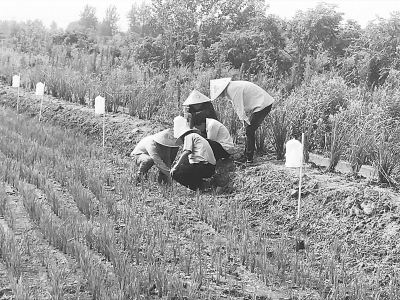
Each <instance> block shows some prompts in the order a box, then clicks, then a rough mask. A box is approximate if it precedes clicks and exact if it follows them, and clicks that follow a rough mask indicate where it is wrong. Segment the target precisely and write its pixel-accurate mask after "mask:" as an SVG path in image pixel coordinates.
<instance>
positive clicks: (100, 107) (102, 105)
mask: <svg viewBox="0 0 400 300" xmlns="http://www.w3.org/2000/svg"><path fill="white" fill-rule="evenodd" d="M105 112H106V99H104V98H103V97H101V96H97V97H96V98H95V99H94V113H95V114H96V115H102V114H104V113H105Z"/></svg>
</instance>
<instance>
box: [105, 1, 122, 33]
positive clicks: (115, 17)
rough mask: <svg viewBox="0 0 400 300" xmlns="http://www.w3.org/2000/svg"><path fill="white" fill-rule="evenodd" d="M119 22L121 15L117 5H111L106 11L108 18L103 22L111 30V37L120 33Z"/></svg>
mask: <svg viewBox="0 0 400 300" xmlns="http://www.w3.org/2000/svg"><path fill="white" fill-rule="evenodd" d="M118 21H119V14H118V12H117V8H116V7H115V5H110V6H109V7H107V9H106V17H105V19H104V21H103V23H104V24H106V25H108V26H109V27H110V29H111V35H115V34H116V33H117V32H118V24H117V23H118Z"/></svg>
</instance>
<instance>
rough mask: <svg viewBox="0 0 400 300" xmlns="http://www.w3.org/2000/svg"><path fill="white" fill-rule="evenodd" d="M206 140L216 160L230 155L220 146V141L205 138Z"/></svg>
mask: <svg viewBox="0 0 400 300" xmlns="http://www.w3.org/2000/svg"><path fill="white" fill-rule="evenodd" d="M207 141H208V143H209V144H210V146H211V149H212V151H213V153H214V157H215V160H216V161H218V160H220V159H222V158H228V157H229V156H230V154H229V153H228V152H226V151H225V149H224V148H223V147H222V145H221V144H220V143H218V142H216V141H212V140H209V139H207Z"/></svg>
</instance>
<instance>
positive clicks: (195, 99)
mask: <svg viewBox="0 0 400 300" xmlns="http://www.w3.org/2000/svg"><path fill="white" fill-rule="evenodd" d="M210 101H211V99H210V98H208V97H207V96H206V95H204V94H202V93H200V92H199V91H197V90H193V91H192V92H191V93H190V95H189V97H187V99H186V100H185V102H183V105H192V104H198V103H204V102H210Z"/></svg>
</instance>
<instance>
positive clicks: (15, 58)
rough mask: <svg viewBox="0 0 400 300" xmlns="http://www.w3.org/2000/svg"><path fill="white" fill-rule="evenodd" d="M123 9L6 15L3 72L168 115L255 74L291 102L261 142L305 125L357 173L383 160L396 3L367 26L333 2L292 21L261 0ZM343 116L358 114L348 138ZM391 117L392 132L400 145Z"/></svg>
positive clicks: (397, 60)
mask: <svg viewBox="0 0 400 300" xmlns="http://www.w3.org/2000/svg"><path fill="white" fill-rule="evenodd" d="M121 13H122V12H118V11H117V10H116V8H115V6H112V5H110V6H109V7H108V8H107V11H106V16H105V18H104V20H98V18H97V15H96V14H97V12H96V9H95V8H94V7H91V6H89V5H86V6H85V8H84V9H83V11H82V12H80V14H79V17H80V19H79V20H77V21H75V22H72V23H71V24H70V25H69V26H68V28H67V29H66V30H65V31H64V30H62V29H60V28H57V25H56V24H55V23H53V24H52V26H51V28H45V26H43V24H42V23H41V21H38V20H35V21H28V22H20V23H17V22H14V21H2V22H0V32H1V35H0V39H1V53H0V76H1V78H2V79H3V80H6V81H8V82H9V83H11V77H12V75H14V74H17V73H21V75H22V85H23V87H24V88H27V89H31V90H32V89H34V88H35V84H36V83H37V82H38V81H43V82H45V83H46V86H47V91H46V92H47V93H49V94H52V95H53V96H56V97H60V98H63V99H65V100H68V101H73V102H77V103H80V104H88V105H93V102H94V98H95V97H96V96H97V95H99V94H101V95H103V96H104V97H105V98H106V101H107V109H108V111H114V112H116V111H118V110H124V111H126V112H129V114H131V115H132V116H135V117H139V118H142V119H158V120H161V121H163V122H166V123H171V122H172V120H173V117H174V116H176V115H177V114H180V113H181V111H182V108H181V103H182V102H183V100H184V99H185V98H186V97H187V96H188V95H189V93H190V91H191V90H192V89H194V88H196V89H198V90H200V91H201V92H202V93H204V94H206V95H208V94H209V80H210V79H213V78H219V77H228V76H230V77H232V78H233V80H250V81H252V82H255V83H256V84H258V85H260V86H261V87H263V88H264V89H266V90H267V91H268V92H270V93H271V94H272V95H273V96H274V97H275V98H276V99H277V100H278V101H277V103H276V104H275V106H274V109H275V108H279V109H280V110H281V111H286V115H285V127H288V128H287V129H285V128H278V127H275V128H274V129H273V127H271V126H268V127H266V128H265V126H263V128H262V129H261V130H262V131H263V132H261V133H259V134H258V137H259V138H258V139H259V140H258V141H257V145H258V146H259V148H260V150H263V149H264V148H270V147H268V146H265V141H264V139H265V137H268V139H274V138H275V139H276V130H278V129H279V130H287V135H288V138H291V137H296V138H298V139H300V137H301V133H302V132H304V133H305V134H306V138H307V143H308V147H307V148H308V149H309V150H310V151H315V152H320V153H328V152H330V151H331V150H334V149H336V147H339V148H340V149H343V151H341V152H343V153H342V154H341V156H342V157H343V158H345V159H348V160H350V161H352V163H353V165H354V171H355V172H356V171H357V170H358V169H359V167H360V164H363V163H368V164H374V162H375V163H376V164H377V166H378V165H379V166H382V164H383V161H382V159H381V158H379V157H382V155H378V154H377V153H388V152H387V151H383V150H382V149H381V150H379V149H378V148H377V146H378V145H381V143H380V142H378V139H377V138H376V136H377V134H378V135H379V136H381V130H380V128H381V126H380V125H379V124H381V122H380V120H384V119H387V120H388V122H389V123H390V122H391V121H396V120H398V119H399V118H400V117H399V116H400V106H399V105H398V101H397V99H398V96H399V90H400V88H399V83H398V82H399V81H398V79H399V77H400V76H399V70H400V51H399V49H400V41H399V40H398V38H397V37H398V36H399V35H400V27H399V24H400V14H399V13H392V15H391V16H390V18H388V19H383V18H377V19H376V20H374V21H373V22H370V23H369V24H368V26H366V28H361V26H360V25H359V24H357V22H355V21H353V20H344V19H343V14H342V13H339V12H338V11H337V7H336V6H335V5H330V4H326V3H320V4H318V5H317V6H316V7H315V8H313V9H309V10H307V11H299V12H297V13H296V15H295V16H294V17H293V18H292V19H290V20H282V19H280V18H279V17H278V16H275V15H270V14H268V8H267V7H266V6H265V4H264V1H261V0H245V1H238V0H227V1H223V0H215V1H200V2H199V1H194V0H190V1H186V0H175V1H171V0H168V1H160V0H152V1H150V2H148V3H145V2H143V3H142V4H140V5H137V4H134V5H132V7H131V9H130V10H129V11H128V12H123V13H122V14H121ZM122 17H126V18H127V19H128V21H129V30H128V31H127V32H121V31H120V30H119V29H118V26H117V22H118V20H119V19H120V18H122ZM353 103H359V105H360V106H362V107H363V114H362V115H359V114H355V115H354V114H351V113H349V112H352V109H354V107H353ZM225 104H226V103H225V100H223V99H219V100H217V101H216V102H215V105H216V108H217V113H218V114H219V116H220V119H221V120H222V122H223V123H224V124H225V125H226V126H227V127H228V128H229V130H230V132H231V133H232V135H233V137H234V140H235V141H239V140H240V134H241V132H242V131H241V128H242V125H241V124H240V122H239V120H238V119H237V117H236V116H235V114H234V113H233V111H232V108H231V106H230V105H228V106H227V105H225ZM354 112H355V113H356V111H354ZM342 114H343V116H340V115H342ZM276 115H277V112H272V114H271V117H270V119H271V118H272V117H273V116H276ZM336 115H338V116H336ZM335 119H341V120H343V122H344V123H346V124H352V127H351V128H352V130H349V131H345V132H344V134H345V135H346V136H344V137H343V139H340V141H339V142H338V143H339V144H337V143H336V137H337V135H334V130H333V129H334V128H335V126H334V124H333V123H332V120H335ZM365 120H368V121H369V123H368V129H366V128H365V126H366V123H365V122H364V121H365ZM286 123H287V124H286ZM393 128H394V129H393V130H394V132H391V135H390V138H389V140H390V145H391V146H392V145H393V147H395V148H394V149H392V150H393V151H397V148H396V147H397V146H396V145H398V143H397V141H398V140H397V138H398V136H399V135H398V134H397V131H398V129H397V128H396V127H393ZM266 130H267V131H269V132H267V131H266ZM274 130H275V135H274V134H273V131H274ZM356 132H363V135H362V138H361V136H360V135H357V134H356ZM282 134H283V131H282ZM385 139H386V138H385ZM363 141H368V143H365V142H363ZM267 142H269V143H273V140H271V141H267ZM275 142H276V141H275ZM282 142H283V141H282ZM282 142H280V143H282ZM375 143H376V144H375ZM357 145H358V146H357ZM374 145H375V146H374ZM275 146H277V145H276V144H275ZM332 147H333V148H332ZM261 148H263V149H261ZM280 148H281V146H279V149H280ZM279 152H282V149H280V150H279ZM385 155H386V154H385ZM278 156H279V157H281V155H280V154H279V155H278ZM386 156H387V155H386ZM394 160H395V159H394V158H393V159H390V161H394ZM385 161H387V160H385ZM386 169H387V168H386ZM396 170H397V168H394V169H393V171H392V172H390V173H391V174H392V177H393V176H394V175H395V174H396V172H397V171H396ZM385 172H386V171H385ZM385 176H387V174H386V175H385ZM382 178H383V177H382Z"/></svg>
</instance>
